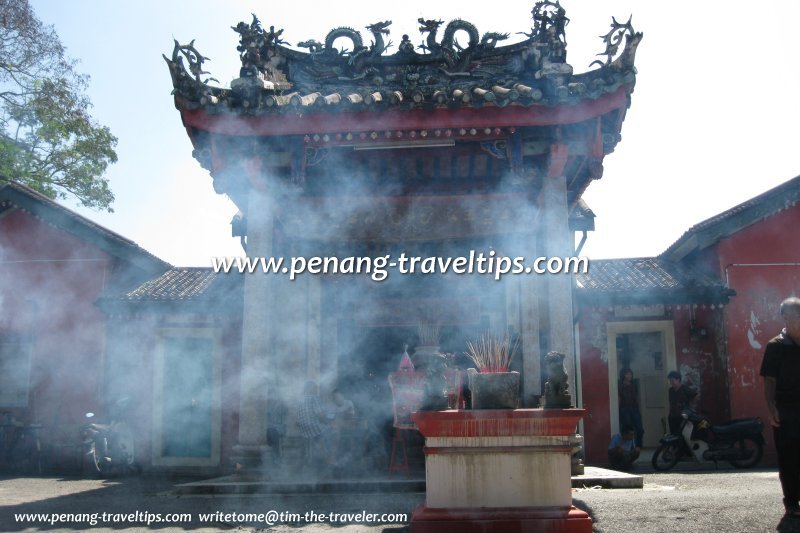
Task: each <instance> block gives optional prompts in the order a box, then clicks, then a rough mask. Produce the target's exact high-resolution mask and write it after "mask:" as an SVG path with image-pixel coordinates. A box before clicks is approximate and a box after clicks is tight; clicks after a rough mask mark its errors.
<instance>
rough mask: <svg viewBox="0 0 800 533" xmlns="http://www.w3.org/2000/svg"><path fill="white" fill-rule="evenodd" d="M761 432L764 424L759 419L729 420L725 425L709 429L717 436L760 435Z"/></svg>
mask: <svg viewBox="0 0 800 533" xmlns="http://www.w3.org/2000/svg"><path fill="white" fill-rule="evenodd" d="M763 430H764V424H763V423H762V422H761V419H760V418H743V419H738V420H731V421H730V422H727V423H725V424H721V425H718V426H712V427H711V431H713V432H714V433H716V434H717V435H731V434H735V433H761V432H762V431H763Z"/></svg>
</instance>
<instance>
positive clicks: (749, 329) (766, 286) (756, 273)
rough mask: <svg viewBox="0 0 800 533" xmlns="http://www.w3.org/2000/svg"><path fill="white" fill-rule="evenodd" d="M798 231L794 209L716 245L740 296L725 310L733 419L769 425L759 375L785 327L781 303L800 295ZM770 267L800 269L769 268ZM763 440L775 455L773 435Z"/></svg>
mask: <svg viewBox="0 0 800 533" xmlns="http://www.w3.org/2000/svg"><path fill="white" fill-rule="evenodd" d="M798 227H800V206H797V205H795V206H792V207H790V208H789V209H787V210H784V211H781V212H780V213H777V214H775V215H772V216H770V217H768V218H766V219H764V220H762V221H760V222H758V223H756V224H753V225H751V226H749V227H747V228H745V229H743V230H741V231H739V232H737V233H736V234H735V235H733V236H731V237H728V238H725V239H722V240H721V241H720V242H719V243H718V244H717V245H716V246H715V250H714V252H716V254H717V257H718V268H719V272H720V276H721V277H722V279H723V280H725V279H727V280H728V284H729V286H730V288H732V289H734V290H735V291H736V294H737V295H736V296H735V297H734V298H733V299H732V300H731V302H730V304H729V305H728V306H727V307H726V309H725V328H726V331H727V339H728V345H727V350H728V358H729V362H728V365H729V367H730V409H731V416H732V417H734V418H738V417H746V416H760V417H762V419H764V420H766V417H767V411H766V406H765V403H764V389H763V383H762V379H761V378H760V376H759V370H760V367H761V360H762V357H763V353H764V346H765V345H766V343H767V341H769V339H771V338H772V337H774V336H775V335H777V334H778V332H779V331H780V330H781V328H783V321H782V320H781V318H780V312H779V305H780V302H781V301H782V300H783V299H784V298H786V297H787V296H791V295H800V247H798V246H797V239H796V237H794V236H793V234H792V233H791V232H793V231H794V229H795V228H798ZM770 263H797V265H794V266H768V264H770ZM736 265H758V266H736ZM765 436H766V437H767V439H768V441H769V443H770V445H769V446H768V448H767V450H768V452H771V451H772V450H773V449H774V448H773V447H772V432H771V431H766V432H765Z"/></svg>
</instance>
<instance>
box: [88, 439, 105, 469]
mask: <svg viewBox="0 0 800 533" xmlns="http://www.w3.org/2000/svg"><path fill="white" fill-rule="evenodd" d="M86 455H87V456H88V457H89V463H90V465H91V467H92V468H93V470H92V471H93V472H94V473H95V474H101V475H102V474H105V473H106V471H107V470H108V463H107V461H106V458H105V457H103V452H102V451H100V450H98V449H97V443H96V442H95V441H92V443H91V444H90V445H89V451H88V452H87V454H86Z"/></svg>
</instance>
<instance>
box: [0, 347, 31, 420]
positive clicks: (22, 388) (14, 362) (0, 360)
mask: <svg viewBox="0 0 800 533" xmlns="http://www.w3.org/2000/svg"><path fill="white" fill-rule="evenodd" d="M30 374H31V356H30V341H28V340H27V339H25V338H24V337H22V336H19V335H5V336H4V335H0V406H2V407H27V405H28V390H29V388H30Z"/></svg>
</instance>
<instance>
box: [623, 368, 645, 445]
mask: <svg viewBox="0 0 800 533" xmlns="http://www.w3.org/2000/svg"><path fill="white" fill-rule="evenodd" d="M617 390H618V395H619V425H620V427H624V426H629V427H631V428H633V431H634V432H635V435H636V446H638V447H639V448H641V447H642V436H643V435H644V427H643V426H642V413H641V412H640V411H639V389H638V387H637V386H636V382H635V381H634V380H633V370H631V369H630V368H623V369H622V371H620V373H619V387H618V389H617Z"/></svg>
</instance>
